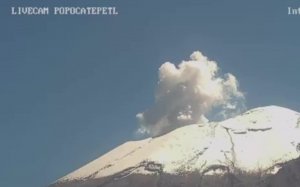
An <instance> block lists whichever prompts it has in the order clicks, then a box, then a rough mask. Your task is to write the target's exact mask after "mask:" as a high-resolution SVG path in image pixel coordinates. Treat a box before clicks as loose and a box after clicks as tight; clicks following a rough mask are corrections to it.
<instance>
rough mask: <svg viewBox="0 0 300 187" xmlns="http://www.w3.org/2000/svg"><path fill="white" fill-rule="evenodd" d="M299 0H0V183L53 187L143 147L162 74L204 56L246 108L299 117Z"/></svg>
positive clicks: (1, 184)
mask: <svg viewBox="0 0 300 187" xmlns="http://www.w3.org/2000/svg"><path fill="white" fill-rule="evenodd" d="M33 5H36V6H41V5H42V6H50V7H51V6H58V5H63V6H67V5H69V6H70V5H72V6H75V5H76V6H80V5H81V6H85V5H92V6H117V8H118V11H119V15H118V16H98V17H97V16H95V17H91V16H90V17H89V16H44V17H39V16H17V17H16V16H11V15H10V12H9V11H10V7H11V6H33ZM290 5H294V6H300V1H299V2H298V1H288V0H272V1H271V0H269V1H268V0H267V1H264V2H262V1H258V0H255V1H247V2H246V1H243V2H241V1H235V0H234V1H230V2H228V1H225V0H218V1H208V0H202V1H196V0H190V1H184V3H183V1H177V0H172V1H171V0H167V1H164V2H161V1H144V0H128V1H126V0H123V1H120V0H111V1H109V0H102V1H100V0H74V1H65V0H43V1H37V0H34V1H33V0H13V1H5V2H4V1H1V2H0V21H1V29H0V41H1V42H0V50H1V53H0V85H1V86H0V103H1V104H0V148H1V154H0V165H1V169H0V178H1V180H0V186H10V187H18V186H24V187H40V186H47V185H48V184H49V183H51V182H53V181H54V180H56V179H58V178H60V177H62V176H63V175H65V174H67V173H69V172H70V171H72V170H74V169H77V168H78V167H80V166H82V165H83V164H85V163H87V162H89V161H91V160H93V159H95V158H97V157H98V156H100V155H101V154H103V153H105V152H107V151H109V150H110V149H112V148H114V147H115V146H117V145H119V144H121V143H123V142H125V141H128V140H132V139H134V138H135V136H134V131H135V130H136V129H137V127H138V125H137V122H136V118H135V115H136V114H137V113H138V112H141V111H143V110H145V109H146V108H148V107H149V106H150V105H152V103H153V101H154V96H153V93H154V89H155V86H156V82H157V70H158V68H159V67H160V65H161V64H162V63H163V62H165V61H171V62H173V63H177V64H178V63H179V62H180V61H181V60H184V59H188V57H189V55H190V54H191V53H192V52H193V51H196V50H200V51H201V52H203V53H204V54H205V55H206V56H208V57H209V58H210V59H212V60H215V61H217V62H218V64H219V66H220V67H221V68H222V71H223V72H231V73H233V74H234V75H235V76H236V77H237V79H238V80H239V83H240V88H241V90H242V91H244V92H246V101H247V107H248V108H249V109H250V108H253V107H258V106H265V105H280V106H283V107H288V108H291V109H294V110H297V111H300V102H299V93H300V86H299V85H300V84H299V82H300V74H299V69H300V62H299V61H300V56H299V51H300V40H299V33H300V25H299V22H300V16H288V15H287V7H288V6H290Z"/></svg>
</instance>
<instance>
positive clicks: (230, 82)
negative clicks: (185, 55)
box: [137, 51, 244, 136]
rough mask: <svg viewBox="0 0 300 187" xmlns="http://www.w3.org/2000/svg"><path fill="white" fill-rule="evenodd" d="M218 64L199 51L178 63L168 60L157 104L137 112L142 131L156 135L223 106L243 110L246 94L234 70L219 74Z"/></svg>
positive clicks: (224, 112)
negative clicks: (241, 88)
mask: <svg viewBox="0 0 300 187" xmlns="http://www.w3.org/2000/svg"><path fill="white" fill-rule="evenodd" d="M218 70H219V68H218V65H217V63H216V62H214V61H211V60H209V59H208V58H207V57H206V56H204V55H203V54H202V53H201V52H199V51H196V52H194V53H193V54H192V55H191V56H190V60H188V61H183V62H182V63H180V64H179V65H178V67H176V66H175V65H174V64H172V63H170V62H166V63H164V64H162V65H161V67H160V68H159V81H158V85H157V90H156V94H155V104H154V106H152V107H151V108H149V109H148V110H146V111H145V112H143V113H139V114H137V119H138V121H139V124H140V128H139V129H138V132H139V133H147V134H150V135H153V136H156V135H160V134H163V133H166V132H168V131H170V130H173V129H175V128H177V127H180V126H184V125H188V124H193V123H202V122H205V121H206V117H205V115H206V114H208V113H209V112H210V111H211V110H212V109H214V108H220V109H222V110H221V114H222V115H223V116H228V115H229V111H230V113H231V112H233V113H234V112H235V111H238V110H240V109H239V108H238V106H241V104H240V102H242V101H243V100H244V95H243V93H242V92H241V91H239V87H238V81H237V79H236V78H235V76H233V75H232V74H229V73H228V74H225V75H224V76H220V75H218V72H219V71H218Z"/></svg>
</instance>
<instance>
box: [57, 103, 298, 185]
mask: <svg viewBox="0 0 300 187" xmlns="http://www.w3.org/2000/svg"><path fill="white" fill-rule="evenodd" d="M299 156H300V114H299V113H297V112H295V111H292V110H289V109H286V108H282V107H277V106H268V107H261V108H256V109H253V110H250V111H248V112H246V113H244V114H242V115H240V116H237V117H235V118H231V119H228V120H225V121H222V122H210V123H205V124H192V125H188V126H184V127H181V128H178V129H176V130H174V131H172V132H169V133H167V134H165V135H162V136H159V137H155V138H148V139H145V140H140V141H132V142H127V143H125V144H123V145H121V146H119V147H117V148H115V149H114V150H112V151H110V152H108V153H106V154H105V155H103V156H101V157H99V158H98V159H96V160H94V161H92V162H90V163H89V164H87V165H85V166H83V167H81V168H79V169H78V170H76V171H74V172H72V173H70V174H68V175H67V176H65V177H63V178H61V179H59V180H58V181H57V182H56V183H54V184H53V186H62V187H65V186H82V187H87V186H89V187H91V186H164V187H165V186H176V185H177V186H199V185H201V184H202V185H203V181H204V180H207V178H209V177H212V176H223V177H224V176H228V175H229V174H230V175H231V176H235V177H234V179H236V181H239V182H238V183H239V184H240V185H241V184H243V185H244V186H247V185H246V184H245V181H244V180H247V181H248V183H249V180H250V181H251V180H253V181H251V182H250V183H251V184H253V185H254V186H258V183H256V182H257V181H255V180H257V179H252V178H255V177H253V175H258V173H259V175H260V177H262V175H263V176H268V177H266V178H264V180H263V181H264V182H266V181H268V184H267V183H266V184H265V186H267V185H270V184H273V183H274V180H275V179H272V177H271V176H275V175H280V174H281V175H283V174H282V170H284V169H285V170H286V167H289V170H293V168H292V166H289V165H291V164H290V163H292V162H293V163H294V162H295V163H294V164H292V165H293V167H294V165H295V164H297V166H296V169H297V168H298V170H297V171H298V173H297V172H296V174H295V176H296V179H295V180H299V182H300V164H299V161H298V160H297V159H298V158H299ZM291 168H292V169H291ZM242 173H243V174H244V177H241V175H242ZM248 174H249V177H247V179H246V178H245V176H247V175H248ZM191 175H193V179H192V178H191ZM250 175H251V176H250ZM174 176H175V177H176V180H170V178H172V177H174ZM283 176H285V175H283ZM163 177H164V179H163ZM188 177H190V179H189V180H186V178H188ZM251 177H252V178H251ZM167 178H168V182H166V181H167ZM179 178H180V179H179ZM249 178H251V179H249ZM281 178H282V177H281ZM200 179H201V180H202V181H201V180H200ZM267 179H268V180H267ZM164 180H165V181H164ZM213 180H215V179H213ZM222 180H223V179H222ZM222 180H221V183H222ZM224 180H225V179H224ZM224 180H223V182H224ZM282 180H283V181H284V182H285V183H284V182H283V183H280V182H276V183H274V184H273V186H276V185H277V186H278V185H279V184H282V185H289V186H293V185H291V184H290V183H288V182H286V181H285V179H282ZM193 181H194V182H193ZM226 181H227V182H226V183H228V178H226ZM206 182H207V181H206ZM259 182H260V185H262V183H261V181H259ZM233 184H234V183H232V181H231V182H230V185H229V184H228V185H227V186H234V185H233ZM298 184H299V183H298ZM243 185H242V186H243ZM299 185H300V184H299ZM204 186H218V185H217V184H215V185H212V184H210V183H209V182H207V184H206V185H204ZM225 186H226V185H225ZM262 186H263V185H262Z"/></svg>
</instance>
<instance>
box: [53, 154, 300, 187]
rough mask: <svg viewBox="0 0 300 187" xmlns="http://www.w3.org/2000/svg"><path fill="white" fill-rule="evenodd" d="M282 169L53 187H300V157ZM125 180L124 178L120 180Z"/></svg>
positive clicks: (114, 178) (115, 178) (129, 178)
mask: <svg viewBox="0 0 300 187" xmlns="http://www.w3.org/2000/svg"><path fill="white" fill-rule="evenodd" d="M277 166H279V167H280V168H281V169H279V171H278V172H277V173H276V174H274V175H272V174H266V173H265V172H264V171H260V172H257V173H246V172H243V171H239V170H238V171H233V172H231V171H230V169H229V168H227V167H226V166H222V165H219V166H218V165H216V166H214V167H210V168H208V169H207V170H205V171H203V172H202V173H199V172H193V173H183V174H178V175H171V174H166V173H163V172H162V171H161V170H159V169H158V170H157V171H155V172H154V174H152V175H143V174H129V175H125V176H122V173H121V172H120V173H117V174H115V175H112V176H109V177H104V178H98V179H84V180H73V181H65V182H59V183H55V184H53V185H50V187H299V186H300V157H299V158H298V159H295V160H291V161H289V162H286V163H282V164H278V165H277ZM213 170H214V171H215V170H222V171H224V173H223V174H220V175H205V174H206V173H208V172H210V171H213ZM120 176H121V177H120Z"/></svg>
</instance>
